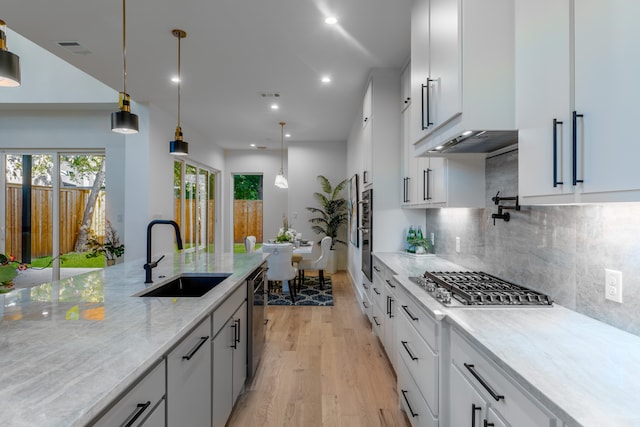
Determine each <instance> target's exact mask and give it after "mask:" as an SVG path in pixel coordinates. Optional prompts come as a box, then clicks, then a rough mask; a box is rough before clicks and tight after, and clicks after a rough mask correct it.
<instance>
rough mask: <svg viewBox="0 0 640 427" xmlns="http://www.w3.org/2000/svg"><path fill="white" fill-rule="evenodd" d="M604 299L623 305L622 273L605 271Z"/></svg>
mask: <svg viewBox="0 0 640 427" xmlns="http://www.w3.org/2000/svg"><path fill="white" fill-rule="evenodd" d="M604 297H605V299H608V300H611V301H615V302H619V303H620V304H622V271H618V270H609V269H608V268H605V269H604Z"/></svg>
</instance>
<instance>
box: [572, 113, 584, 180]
mask: <svg viewBox="0 0 640 427" xmlns="http://www.w3.org/2000/svg"><path fill="white" fill-rule="evenodd" d="M578 117H584V114H578V113H577V112H576V111H574V112H573V185H576V184H578V183H579V182H584V179H578Z"/></svg>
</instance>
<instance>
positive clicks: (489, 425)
mask: <svg viewBox="0 0 640 427" xmlns="http://www.w3.org/2000/svg"><path fill="white" fill-rule="evenodd" d="M494 426H495V424H494V423H490V422H489V421H487V420H484V424H483V426H482V427H494Z"/></svg>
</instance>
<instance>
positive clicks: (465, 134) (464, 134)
mask: <svg viewBox="0 0 640 427" xmlns="http://www.w3.org/2000/svg"><path fill="white" fill-rule="evenodd" d="M472 133H473V131H472V130H466V131H464V132H462V136H467V135H471V134H472Z"/></svg>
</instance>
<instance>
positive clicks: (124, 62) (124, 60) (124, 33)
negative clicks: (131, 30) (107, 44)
mask: <svg viewBox="0 0 640 427" xmlns="http://www.w3.org/2000/svg"><path fill="white" fill-rule="evenodd" d="M126 2H127V0H122V65H123V67H122V68H123V73H122V80H123V85H122V86H123V91H124V94H125V96H126V93H127V6H126Z"/></svg>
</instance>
